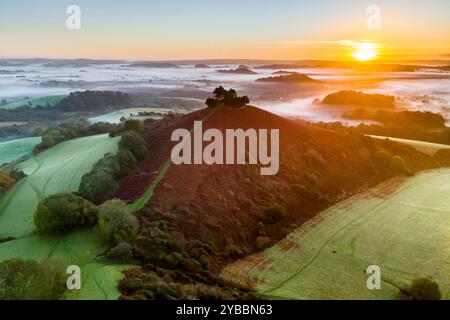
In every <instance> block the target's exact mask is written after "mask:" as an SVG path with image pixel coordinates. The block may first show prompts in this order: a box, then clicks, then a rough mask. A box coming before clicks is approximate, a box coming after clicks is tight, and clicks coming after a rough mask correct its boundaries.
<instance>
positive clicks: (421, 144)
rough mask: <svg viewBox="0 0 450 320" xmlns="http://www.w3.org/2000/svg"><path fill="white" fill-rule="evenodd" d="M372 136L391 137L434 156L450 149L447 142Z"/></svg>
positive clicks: (376, 137) (392, 139)
mask: <svg viewBox="0 0 450 320" xmlns="http://www.w3.org/2000/svg"><path fill="white" fill-rule="evenodd" d="M370 137H372V138H375V139H389V140H391V141H395V142H399V143H403V144H407V145H409V146H411V147H413V148H414V149H416V150H417V151H420V152H423V153H425V154H428V155H430V156H433V155H434V154H435V153H436V152H438V151H439V150H442V149H450V145H446V144H439V143H432V142H425V141H418V140H409V139H400V138H392V137H383V136H374V135H371V136H370Z"/></svg>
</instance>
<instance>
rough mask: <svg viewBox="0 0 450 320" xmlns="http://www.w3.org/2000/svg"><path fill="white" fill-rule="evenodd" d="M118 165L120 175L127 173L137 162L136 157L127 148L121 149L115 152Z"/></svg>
mask: <svg viewBox="0 0 450 320" xmlns="http://www.w3.org/2000/svg"><path fill="white" fill-rule="evenodd" d="M117 159H118V161H119V165H120V171H121V176H127V175H129V174H130V173H131V172H132V171H133V170H134V169H135V168H136V167H137V164H138V161H137V159H136V157H135V156H134V155H133V154H132V153H131V152H130V151H128V150H121V151H119V153H118V154H117Z"/></svg>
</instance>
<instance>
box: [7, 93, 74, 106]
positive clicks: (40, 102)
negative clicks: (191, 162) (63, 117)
mask: <svg viewBox="0 0 450 320" xmlns="http://www.w3.org/2000/svg"><path fill="white" fill-rule="evenodd" d="M64 97H65V96H64V95H59V96H47V97H40V98H35V99H26V100H20V101H17V102H12V103H7V104H3V105H0V109H10V110H12V109H17V108H19V107H22V106H24V105H27V106H28V105H29V106H30V107H32V108H35V107H36V106H42V107H45V106H47V104H49V105H50V106H54V105H55V104H57V103H58V102H60V101H61V100H62V99H64Z"/></svg>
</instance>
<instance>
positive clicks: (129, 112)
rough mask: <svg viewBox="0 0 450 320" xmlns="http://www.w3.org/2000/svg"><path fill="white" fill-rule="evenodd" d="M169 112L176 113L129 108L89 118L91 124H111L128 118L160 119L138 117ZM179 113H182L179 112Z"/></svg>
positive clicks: (157, 117)
mask: <svg viewBox="0 0 450 320" xmlns="http://www.w3.org/2000/svg"><path fill="white" fill-rule="evenodd" d="M169 111H175V110H171V109H163V108H128V109H122V110H119V111H115V112H111V113H107V114H104V115H101V116H98V117H93V118H89V119H88V120H89V122H90V123H97V122H109V123H120V119H121V118H123V117H124V118H127V119H136V120H144V119H148V118H151V119H160V118H161V117H160V116H138V114H139V112H155V113H161V114H166V113H168V112H169ZM177 112H182V111H180V110H178V111H177Z"/></svg>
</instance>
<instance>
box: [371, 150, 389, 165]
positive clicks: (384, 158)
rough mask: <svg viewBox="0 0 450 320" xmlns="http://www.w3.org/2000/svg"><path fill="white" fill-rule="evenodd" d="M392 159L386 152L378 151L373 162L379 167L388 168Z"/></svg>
mask: <svg viewBox="0 0 450 320" xmlns="http://www.w3.org/2000/svg"><path fill="white" fill-rule="evenodd" d="M390 159H391V155H390V154H389V153H388V152H387V151H384V150H378V151H376V152H375V153H374V154H373V161H374V163H375V165H377V166H387V165H388V164H389V161H390Z"/></svg>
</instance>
